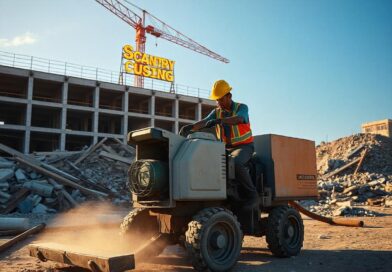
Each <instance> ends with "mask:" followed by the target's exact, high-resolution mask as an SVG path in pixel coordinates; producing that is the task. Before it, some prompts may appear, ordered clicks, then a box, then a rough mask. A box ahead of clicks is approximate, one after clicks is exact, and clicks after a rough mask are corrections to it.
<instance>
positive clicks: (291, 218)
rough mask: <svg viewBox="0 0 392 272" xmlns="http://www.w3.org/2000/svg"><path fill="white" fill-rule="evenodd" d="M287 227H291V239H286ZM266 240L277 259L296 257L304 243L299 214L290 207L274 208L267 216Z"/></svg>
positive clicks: (302, 226)
mask: <svg viewBox="0 0 392 272" xmlns="http://www.w3.org/2000/svg"><path fill="white" fill-rule="evenodd" d="M289 225H291V226H292V232H293V234H292V236H293V237H292V238H290V237H287V232H288V230H287V227H288V226H289ZM266 240H267V244H268V248H269V249H270V250H271V252H272V254H273V255H275V256H277V257H290V256H295V255H298V253H299V252H300V251H301V248H302V246H303V241H304V225H303V221H302V218H301V215H300V214H299V212H298V211H297V210H296V209H294V208H292V207H290V206H278V207H276V208H274V209H273V210H272V211H271V212H270V213H269V215H268V223H267V233H266ZM289 240H290V241H289Z"/></svg>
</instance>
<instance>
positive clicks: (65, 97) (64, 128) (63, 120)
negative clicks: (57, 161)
mask: <svg viewBox="0 0 392 272" xmlns="http://www.w3.org/2000/svg"><path fill="white" fill-rule="evenodd" d="M67 103H68V80H67V79H66V80H65V81H64V83H63V90H62V94H61V104H62V106H63V107H62V109H61V135H60V150H61V151H65V141H66V131H67Z"/></svg>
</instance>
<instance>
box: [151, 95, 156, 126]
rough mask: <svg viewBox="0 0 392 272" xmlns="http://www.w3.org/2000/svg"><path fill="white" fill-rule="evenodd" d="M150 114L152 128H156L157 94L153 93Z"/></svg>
mask: <svg viewBox="0 0 392 272" xmlns="http://www.w3.org/2000/svg"><path fill="white" fill-rule="evenodd" d="M150 114H151V126H152V127H155V92H152V95H151V98H150Z"/></svg>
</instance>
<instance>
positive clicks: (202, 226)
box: [185, 208, 244, 272]
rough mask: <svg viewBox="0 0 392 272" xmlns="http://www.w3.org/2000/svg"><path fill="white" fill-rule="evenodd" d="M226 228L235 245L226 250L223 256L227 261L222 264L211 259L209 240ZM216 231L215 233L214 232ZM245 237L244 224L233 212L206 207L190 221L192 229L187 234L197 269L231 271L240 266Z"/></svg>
mask: <svg viewBox="0 0 392 272" xmlns="http://www.w3.org/2000/svg"><path fill="white" fill-rule="evenodd" d="M222 227H223V229H227V230H228V231H227V232H226V234H227V236H230V237H229V239H231V243H232V246H227V249H226V248H225V249H223V255H226V256H225V258H224V260H220V261H219V260H214V259H213V258H214V256H210V253H209V248H210V246H209V245H210V243H211V241H208V239H209V234H212V233H216V231H217V230H219V229H220V228H222ZM214 230H215V232H213V231H214ZM243 238H244V236H243V233H242V230H241V227H240V223H239V222H238V221H237V218H236V217H235V216H234V215H233V213H232V212H231V211H229V210H226V209H224V208H206V209H204V210H201V211H200V212H199V213H198V214H196V215H195V216H194V217H193V219H192V221H191V222H189V224H188V230H187V231H186V233H185V245H186V248H187V251H188V254H189V256H190V258H191V260H192V265H193V267H194V268H195V270H197V271H206V270H207V269H209V271H214V272H218V271H229V270H230V269H231V268H232V267H233V266H234V265H235V264H236V263H237V259H238V257H239V255H240V252H241V248H242V242H243ZM229 239H227V240H229ZM229 243H230V241H229ZM224 247H226V245H225V246H224ZM217 250H220V249H217ZM218 254H220V253H218Z"/></svg>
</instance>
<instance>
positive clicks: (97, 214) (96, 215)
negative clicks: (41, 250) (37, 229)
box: [34, 202, 143, 257]
mask: <svg viewBox="0 0 392 272" xmlns="http://www.w3.org/2000/svg"><path fill="white" fill-rule="evenodd" d="M126 214H127V211H124V210H119V209H118V208H116V207H114V206H113V205H111V204H108V203H102V202H100V203H95V202H94V203H86V204H83V205H81V206H80V207H78V208H75V209H72V210H71V211H69V212H67V213H65V214H61V215H59V217H57V218H55V219H54V220H53V221H52V222H50V223H49V224H48V226H47V228H46V230H45V231H44V232H43V233H42V234H41V235H40V236H38V238H37V240H36V241H34V244H39V245H41V246H45V247H49V248H53V249H61V250H65V251H73V252H80V253H84V254H94V255H98V256H108V257H109V256H119V255H126V254H131V253H133V252H134V251H135V250H136V249H137V248H139V247H140V246H141V245H142V244H143V241H142V239H141V238H140V237H132V239H130V238H131V237H129V236H122V235H120V224H121V222H122V219H123V218H124V216H125V215H126Z"/></svg>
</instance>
